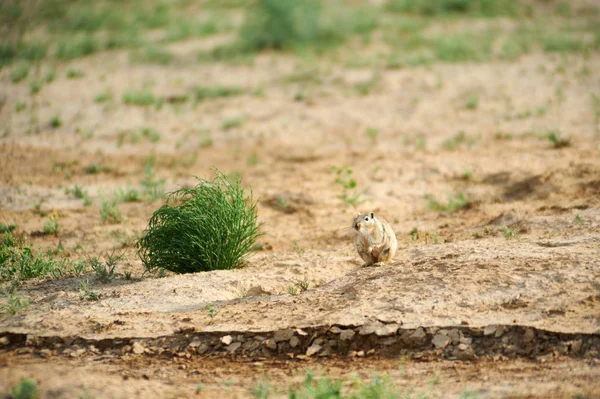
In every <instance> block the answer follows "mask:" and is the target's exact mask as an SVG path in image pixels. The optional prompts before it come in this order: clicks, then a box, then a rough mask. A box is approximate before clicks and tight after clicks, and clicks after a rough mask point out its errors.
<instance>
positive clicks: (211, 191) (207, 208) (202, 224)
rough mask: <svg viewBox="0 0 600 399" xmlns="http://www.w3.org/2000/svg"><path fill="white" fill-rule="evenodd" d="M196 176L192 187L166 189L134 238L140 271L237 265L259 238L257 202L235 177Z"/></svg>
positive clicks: (193, 270)
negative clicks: (140, 234) (163, 199)
mask: <svg viewBox="0 0 600 399" xmlns="http://www.w3.org/2000/svg"><path fill="white" fill-rule="evenodd" d="M197 180H198V184H197V185H196V186H195V187H192V188H185V187H184V188H181V189H179V190H177V191H175V192H173V193H171V194H170V195H169V197H168V198H167V203H166V204H165V205H163V206H162V207H161V208H159V209H158V210H157V211H156V212H154V214H153V215H152V217H151V219H150V221H149V223H148V227H147V228H146V230H145V234H144V236H143V237H142V238H141V239H140V240H139V242H138V254H139V256H140V258H141V259H142V262H143V263H144V266H145V268H146V270H157V269H159V268H165V269H167V270H170V271H173V272H176V273H193V272H197V271H209V270H219V269H232V268H236V267H240V266H241V265H242V263H243V260H244V258H245V257H246V256H247V255H248V254H249V253H250V252H251V251H252V248H253V246H254V243H255V242H256V239H257V238H258V237H259V236H261V233H259V228H260V224H257V215H256V207H257V204H256V202H253V200H252V196H251V195H250V196H245V192H244V189H243V187H242V185H241V181H240V180H239V179H236V180H231V179H230V178H228V177H227V176H226V175H224V174H222V173H221V172H219V171H218V170H216V177H215V179H214V180H212V181H208V180H203V179H200V178H197ZM174 236H178V237H186V239H185V240H173V237H174Z"/></svg>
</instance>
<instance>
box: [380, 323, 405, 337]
mask: <svg viewBox="0 0 600 399" xmlns="http://www.w3.org/2000/svg"><path fill="white" fill-rule="evenodd" d="M399 328H400V326H399V325H398V324H396V323H392V324H385V325H383V326H382V327H380V328H378V329H377V330H375V335H377V336H379V337H387V336H389V335H394V334H396V331H398V329H399Z"/></svg>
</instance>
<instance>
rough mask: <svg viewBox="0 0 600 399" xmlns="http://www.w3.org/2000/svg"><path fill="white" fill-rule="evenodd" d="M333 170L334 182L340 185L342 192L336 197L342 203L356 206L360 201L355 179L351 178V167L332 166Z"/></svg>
mask: <svg viewBox="0 0 600 399" xmlns="http://www.w3.org/2000/svg"><path fill="white" fill-rule="evenodd" d="M332 170H333V172H334V173H335V174H336V178H335V182H336V183H337V184H339V185H340V186H341V187H342V194H341V195H338V196H337V197H338V198H339V199H341V200H342V201H344V203H346V204H348V205H351V206H353V207H356V206H357V205H359V204H360V203H361V202H362V201H361V200H360V196H361V194H360V192H358V190H357V189H356V186H357V184H356V180H354V179H353V178H352V169H350V168H348V167H347V166H344V167H342V168H337V167H335V166H334V167H333V168H332Z"/></svg>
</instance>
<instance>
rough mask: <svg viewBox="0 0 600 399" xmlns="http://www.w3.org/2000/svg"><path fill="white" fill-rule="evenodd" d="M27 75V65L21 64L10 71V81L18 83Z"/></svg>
mask: <svg viewBox="0 0 600 399" xmlns="http://www.w3.org/2000/svg"><path fill="white" fill-rule="evenodd" d="M27 75H29V65H27V64H21V65H17V66H16V67H14V68H13V70H12V71H10V80H11V81H12V82H13V83H19V82H20V81H22V80H23V79H25V78H26V77H27Z"/></svg>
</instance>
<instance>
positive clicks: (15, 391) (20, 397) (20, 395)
mask: <svg viewBox="0 0 600 399" xmlns="http://www.w3.org/2000/svg"><path fill="white" fill-rule="evenodd" d="M37 395H38V392H37V386H36V384H35V380H34V379H32V378H23V379H22V380H21V381H19V382H18V383H17V384H16V385H15V386H14V387H13V388H12V390H11V391H10V397H11V398H13V399H35V398H37Z"/></svg>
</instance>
